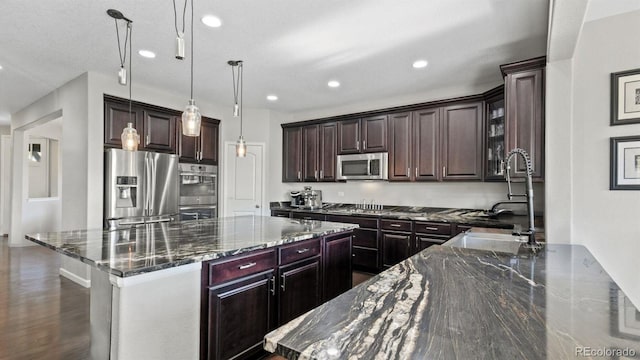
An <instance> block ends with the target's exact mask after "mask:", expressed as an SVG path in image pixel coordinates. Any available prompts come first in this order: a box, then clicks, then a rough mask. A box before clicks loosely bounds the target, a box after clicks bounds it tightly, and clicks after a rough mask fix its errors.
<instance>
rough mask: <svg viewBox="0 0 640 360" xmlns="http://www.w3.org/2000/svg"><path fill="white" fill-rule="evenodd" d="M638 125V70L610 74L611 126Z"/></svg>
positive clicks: (639, 109) (639, 70)
mask: <svg viewBox="0 0 640 360" xmlns="http://www.w3.org/2000/svg"><path fill="white" fill-rule="evenodd" d="M637 123H640V69H634V70H627V71H621V72H616V73H611V125H626V124H637Z"/></svg>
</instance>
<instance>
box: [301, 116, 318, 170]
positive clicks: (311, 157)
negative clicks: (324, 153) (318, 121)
mask: <svg viewBox="0 0 640 360" xmlns="http://www.w3.org/2000/svg"><path fill="white" fill-rule="evenodd" d="M318 147H319V126H318V125H310V126H305V127H303V128H302V180H303V181H317V180H318Z"/></svg>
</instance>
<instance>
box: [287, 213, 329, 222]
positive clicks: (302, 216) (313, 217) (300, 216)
mask: <svg viewBox="0 0 640 360" xmlns="http://www.w3.org/2000/svg"><path fill="white" fill-rule="evenodd" d="M291 217H292V218H294V219H303V220H320V221H324V218H325V215H324V214H316V213H300V212H295V211H294V212H292V213H291Z"/></svg>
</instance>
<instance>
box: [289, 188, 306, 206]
mask: <svg viewBox="0 0 640 360" xmlns="http://www.w3.org/2000/svg"><path fill="white" fill-rule="evenodd" d="M289 196H291V207H294V208H299V207H303V206H304V199H303V198H302V191H292V192H290V193H289Z"/></svg>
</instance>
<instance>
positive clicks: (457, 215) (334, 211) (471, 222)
mask: <svg viewBox="0 0 640 360" xmlns="http://www.w3.org/2000/svg"><path fill="white" fill-rule="evenodd" d="M522 209H524V207H523V208H522ZM271 210H283V211H293V212H304V213H318V214H326V215H343V216H366V217H381V218H387V219H399V220H415V221H433V222H444V223H457V224H461V225H467V226H480V227H492V228H502V229H513V226H514V225H515V224H517V225H520V226H522V228H523V229H524V230H526V229H527V228H528V227H529V220H528V217H527V216H526V214H525V215H524V216H523V215H507V214H503V215H500V216H499V217H497V218H494V217H490V216H489V215H488V214H487V212H486V211H485V210H481V209H460V208H435V207H427V206H390V205H385V206H384V209H383V210H375V211H374V210H362V209H358V208H356V206H355V205H354V204H340V203H325V204H324V206H323V207H322V209H316V210H308V209H303V208H293V207H291V206H290V202H272V203H271ZM535 222H536V227H537V228H539V230H540V232H542V227H543V224H542V223H543V217H542V216H536V218H535Z"/></svg>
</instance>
